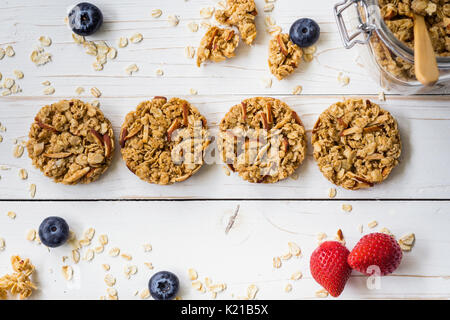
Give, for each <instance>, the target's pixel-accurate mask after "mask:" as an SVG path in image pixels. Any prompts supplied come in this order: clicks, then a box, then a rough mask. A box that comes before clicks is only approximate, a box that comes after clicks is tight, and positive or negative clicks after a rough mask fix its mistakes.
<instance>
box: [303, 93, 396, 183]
mask: <svg viewBox="0 0 450 320" xmlns="http://www.w3.org/2000/svg"><path fill="white" fill-rule="evenodd" d="M311 143H312V145H313V147H314V159H316V161H317V164H318V166H319V169H320V171H322V173H323V175H324V176H325V177H326V178H327V179H328V180H329V181H331V182H333V183H334V184H336V185H339V186H342V187H344V188H346V189H349V190H357V189H361V188H367V187H372V186H373V185H374V184H375V183H379V182H382V181H383V180H385V179H386V178H387V177H388V175H389V173H390V172H391V170H392V169H393V168H394V167H395V166H396V165H397V164H398V158H399V157H400V153H401V142H400V134H399V131H398V127H397V121H395V119H394V118H393V117H392V115H391V114H390V113H389V112H387V111H386V110H384V109H382V108H380V106H378V105H377V104H374V103H372V102H370V101H369V100H362V99H348V100H345V101H344V102H337V103H335V104H333V105H332V106H330V107H329V108H328V109H326V110H325V111H324V112H322V114H321V115H320V117H319V119H318V120H317V122H316V124H315V125H314V129H313V132H312V138H311Z"/></svg>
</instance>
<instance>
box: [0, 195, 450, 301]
mask: <svg viewBox="0 0 450 320" xmlns="http://www.w3.org/2000/svg"><path fill="white" fill-rule="evenodd" d="M342 203H349V204H351V205H352V206H353V211H352V212H350V213H345V212H343V211H341V204H342ZM237 205H240V210H239V213H238V215H237V218H236V221H235V224H234V226H233V227H232V228H231V230H230V232H229V233H228V235H226V234H225V232H224V231H225V228H226V226H227V224H228V221H229V218H230V216H231V215H232V214H233V213H234V211H235V209H236V207H237ZM449 208H450V207H449V202H448V201H435V202H433V201H419V202H405V201H392V202H390V201H389V202H385V201H381V202H372V201H370V202H368V201H351V202H330V201H276V202H275V201H240V202H237V201H187V202H180V201H163V202H161V201H152V202H140V201H119V202H110V201H108V202H99V201H94V202H7V201H2V202H0V212H1V216H0V237H3V238H4V239H5V241H6V248H5V250H4V251H0V274H4V273H6V272H9V271H10V266H9V263H8V259H9V256H10V255H13V254H20V255H21V256H23V257H29V258H31V260H32V262H33V263H34V264H35V265H36V267H37V270H38V277H37V278H36V281H37V282H38V286H39V291H37V292H36V294H35V295H34V296H33V297H34V298H36V299H97V298H99V297H100V296H101V295H105V294H106V285H105V284H104V282H103V278H104V276H105V272H104V271H103V269H102V267H101V264H102V263H107V264H110V265H111V271H110V273H111V274H112V275H113V276H115V277H116V279H117V285H116V286H115V288H117V290H118V292H119V298H120V299H139V297H134V296H133V293H134V291H135V290H141V289H144V288H145V287H146V284H147V281H148V279H149V277H150V276H151V275H152V274H153V273H154V272H156V271H160V270H171V271H173V272H175V273H176V274H177V275H178V276H179V277H180V280H181V292H180V295H181V297H182V298H183V299H201V298H207V299H209V298H210V295H209V294H201V293H199V292H197V291H195V290H194V289H193V288H192V287H191V284H190V281H189V279H188V275H187V270H188V269H189V268H194V269H196V270H197V272H198V274H199V279H200V280H201V281H202V282H204V278H205V277H210V278H212V280H213V282H214V283H221V282H223V283H226V284H227V290H226V291H225V292H223V293H221V294H219V295H218V298H219V299H226V298H228V299H229V298H237V297H241V296H244V295H245V292H246V288H247V287H248V286H249V285H250V284H256V285H257V286H258V288H259V293H258V295H257V298H260V299H307V298H314V292H315V291H316V290H318V289H320V286H319V285H318V284H317V283H316V282H315V281H314V280H313V279H312V278H311V275H310V272H309V256H310V254H311V252H312V251H313V250H314V249H315V248H316V245H317V238H316V237H317V234H318V233H319V232H325V233H326V234H327V235H328V237H329V238H330V239H333V238H334V235H335V234H336V231H337V230H338V229H342V231H343V233H344V237H345V240H346V242H347V247H348V248H350V249H351V248H352V247H353V246H354V245H355V243H356V242H357V241H358V239H359V238H360V237H361V234H360V233H359V231H358V230H357V229H358V225H359V224H362V225H364V234H366V233H370V232H375V231H377V230H380V229H381V228H383V227H387V228H388V229H390V231H391V232H392V233H393V234H395V235H396V236H397V237H400V236H402V235H404V234H406V233H409V232H414V233H415V235H416V244H415V246H414V248H413V249H412V251H411V252H409V253H405V254H404V257H403V261H402V263H401V265H400V267H399V268H398V269H397V270H396V271H395V273H394V274H393V275H391V276H388V277H383V278H382V279H381V287H380V288H379V289H374V290H369V289H367V287H366V282H367V278H366V277H365V276H362V275H360V274H358V273H357V272H354V273H353V275H352V277H351V279H350V281H349V283H348V284H347V287H346V289H345V291H344V293H343V294H342V296H341V298H343V299H365V298H372V299H381V298H389V299H400V298H402V299H403V298H405V299H409V298H411V299H413V298H422V299H423V298H435V299H449V298H450V288H449V286H448V281H449V279H450V273H449V265H450V256H449V255H448V254H445V253H447V252H448V251H449V250H450V237H449V233H448V225H449V223H450V209H449ZM7 211H15V212H16V213H17V217H16V219H15V220H10V219H9V218H8V217H6V215H5V212H7ZM49 215H58V216H62V217H64V218H65V219H66V220H67V221H68V223H69V224H70V227H71V229H72V230H73V231H74V232H75V233H76V234H77V235H78V237H79V238H80V237H82V234H83V232H84V231H85V230H86V229H88V228H89V227H93V228H95V229H96V234H95V238H94V240H93V242H92V245H91V246H90V247H85V248H83V249H82V251H81V255H82V256H83V255H84V253H85V252H86V250H87V249H89V248H94V247H95V246H97V243H98V236H99V235H101V234H107V235H108V237H109V244H108V245H107V246H106V247H105V251H104V252H103V253H101V254H98V255H96V257H95V258H94V259H93V261H90V262H87V261H81V262H80V263H78V264H76V265H73V263H72V262H71V260H70V259H69V260H67V262H66V263H67V264H69V265H72V266H73V268H74V270H75V275H74V280H73V281H71V282H66V280H65V279H64V278H63V277H62V274H61V266H62V265H63V263H62V257H63V256H70V254H71V247H70V246H68V245H65V246H63V247H60V248H56V249H51V250H47V249H46V248H45V247H44V246H43V245H37V244H36V243H31V242H29V241H27V240H26V239H25V234H26V232H27V231H28V230H29V229H33V228H38V226H39V223H40V222H41V220H42V219H43V218H45V217H47V216H49ZM372 220H377V221H378V223H379V225H378V226H377V227H376V228H374V229H369V228H368V227H367V224H368V223H369V222H370V221H372ZM425 220H426V221H427V223H424V221H425ZM205 240H206V241H205ZM289 241H293V242H295V243H297V244H298V245H299V246H300V247H301V249H302V256H301V257H300V258H292V259H290V260H288V261H283V264H282V267H281V268H280V269H274V268H273V267H272V258H273V257H274V256H280V255H282V254H284V253H286V252H287V251H288V244H287V243H288V242H289ZM144 243H150V244H151V245H152V246H153V250H152V251H151V252H144V251H143V248H142V245H143V244H144ZM113 247H119V248H120V249H121V252H124V253H129V254H131V255H132V257H133V260H132V261H126V260H124V259H122V258H120V257H115V258H113V257H110V256H109V255H108V251H109V250H110V249H111V248H113ZM144 262H152V263H153V265H154V267H155V269H154V270H153V271H151V270H148V269H147V268H146V267H145V266H144ZM126 265H136V266H137V267H138V273H137V274H136V275H135V276H132V277H131V279H130V280H126V279H125V277H124V274H123V269H124V267H125V266H126ZM296 271H301V272H302V273H303V279H301V280H299V281H290V280H289V278H290V276H291V275H292V273H294V272H296ZM288 283H291V284H292V286H293V290H292V292H291V293H285V292H284V287H285V286H286V285H287V284H288Z"/></svg>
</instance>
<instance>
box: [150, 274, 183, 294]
mask: <svg viewBox="0 0 450 320" xmlns="http://www.w3.org/2000/svg"><path fill="white" fill-rule="evenodd" d="M179 287H180V282H179V281H178V277H177V276H176V275H174V274H173V273H172V272H169V271H160V272H157V273H155V274H154V275H153V276H152V277H151V278H150V281H149V282H148V289H149V290H150V294H151V295H152V297H153V299H155V300H172V299H173V298H175V296H176V295H177V292H178V289H179Z"/></svg>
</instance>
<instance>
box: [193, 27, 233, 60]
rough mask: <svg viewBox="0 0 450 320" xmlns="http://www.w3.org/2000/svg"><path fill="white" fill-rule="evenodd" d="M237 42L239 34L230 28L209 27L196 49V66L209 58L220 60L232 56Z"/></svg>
mask: <svg viewBox="0 0 450 320" xmlns="http://www.w3.org/2000/svg"><path fill="white" fill-rule="evenodd" d="M238 44H239V36H238V35H237V34H236V33H235V32H234V30H232V29H222V28H219V27H216V26H213V27H210V28H209V29H208V31H207V32H206V34H205V35H204V36H203V38H202V40H201V42H200V46H199V47H198V50H197V66H198V67H200V65H201V64H202V63H203V62H205V61H206V60H208V59H209V60H211V61H214V62H220V61H223V60H225V59H226V58H232V57H234V55H235V54H234V51H235V49H236V47H237V46H238Z"/></svg>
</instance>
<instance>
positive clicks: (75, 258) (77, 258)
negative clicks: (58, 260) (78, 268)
mask: <svg viewBox="0 0 450 320" xmlns="http://www.w3.org/2000/svg"><path fill="white" fill-rule="evenodd" d="M72 261H73V262H74V263H75V264H76V263H78V262H79V261H80V252H79V251H78V250H76V249H74V250H72Z"/></svg>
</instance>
